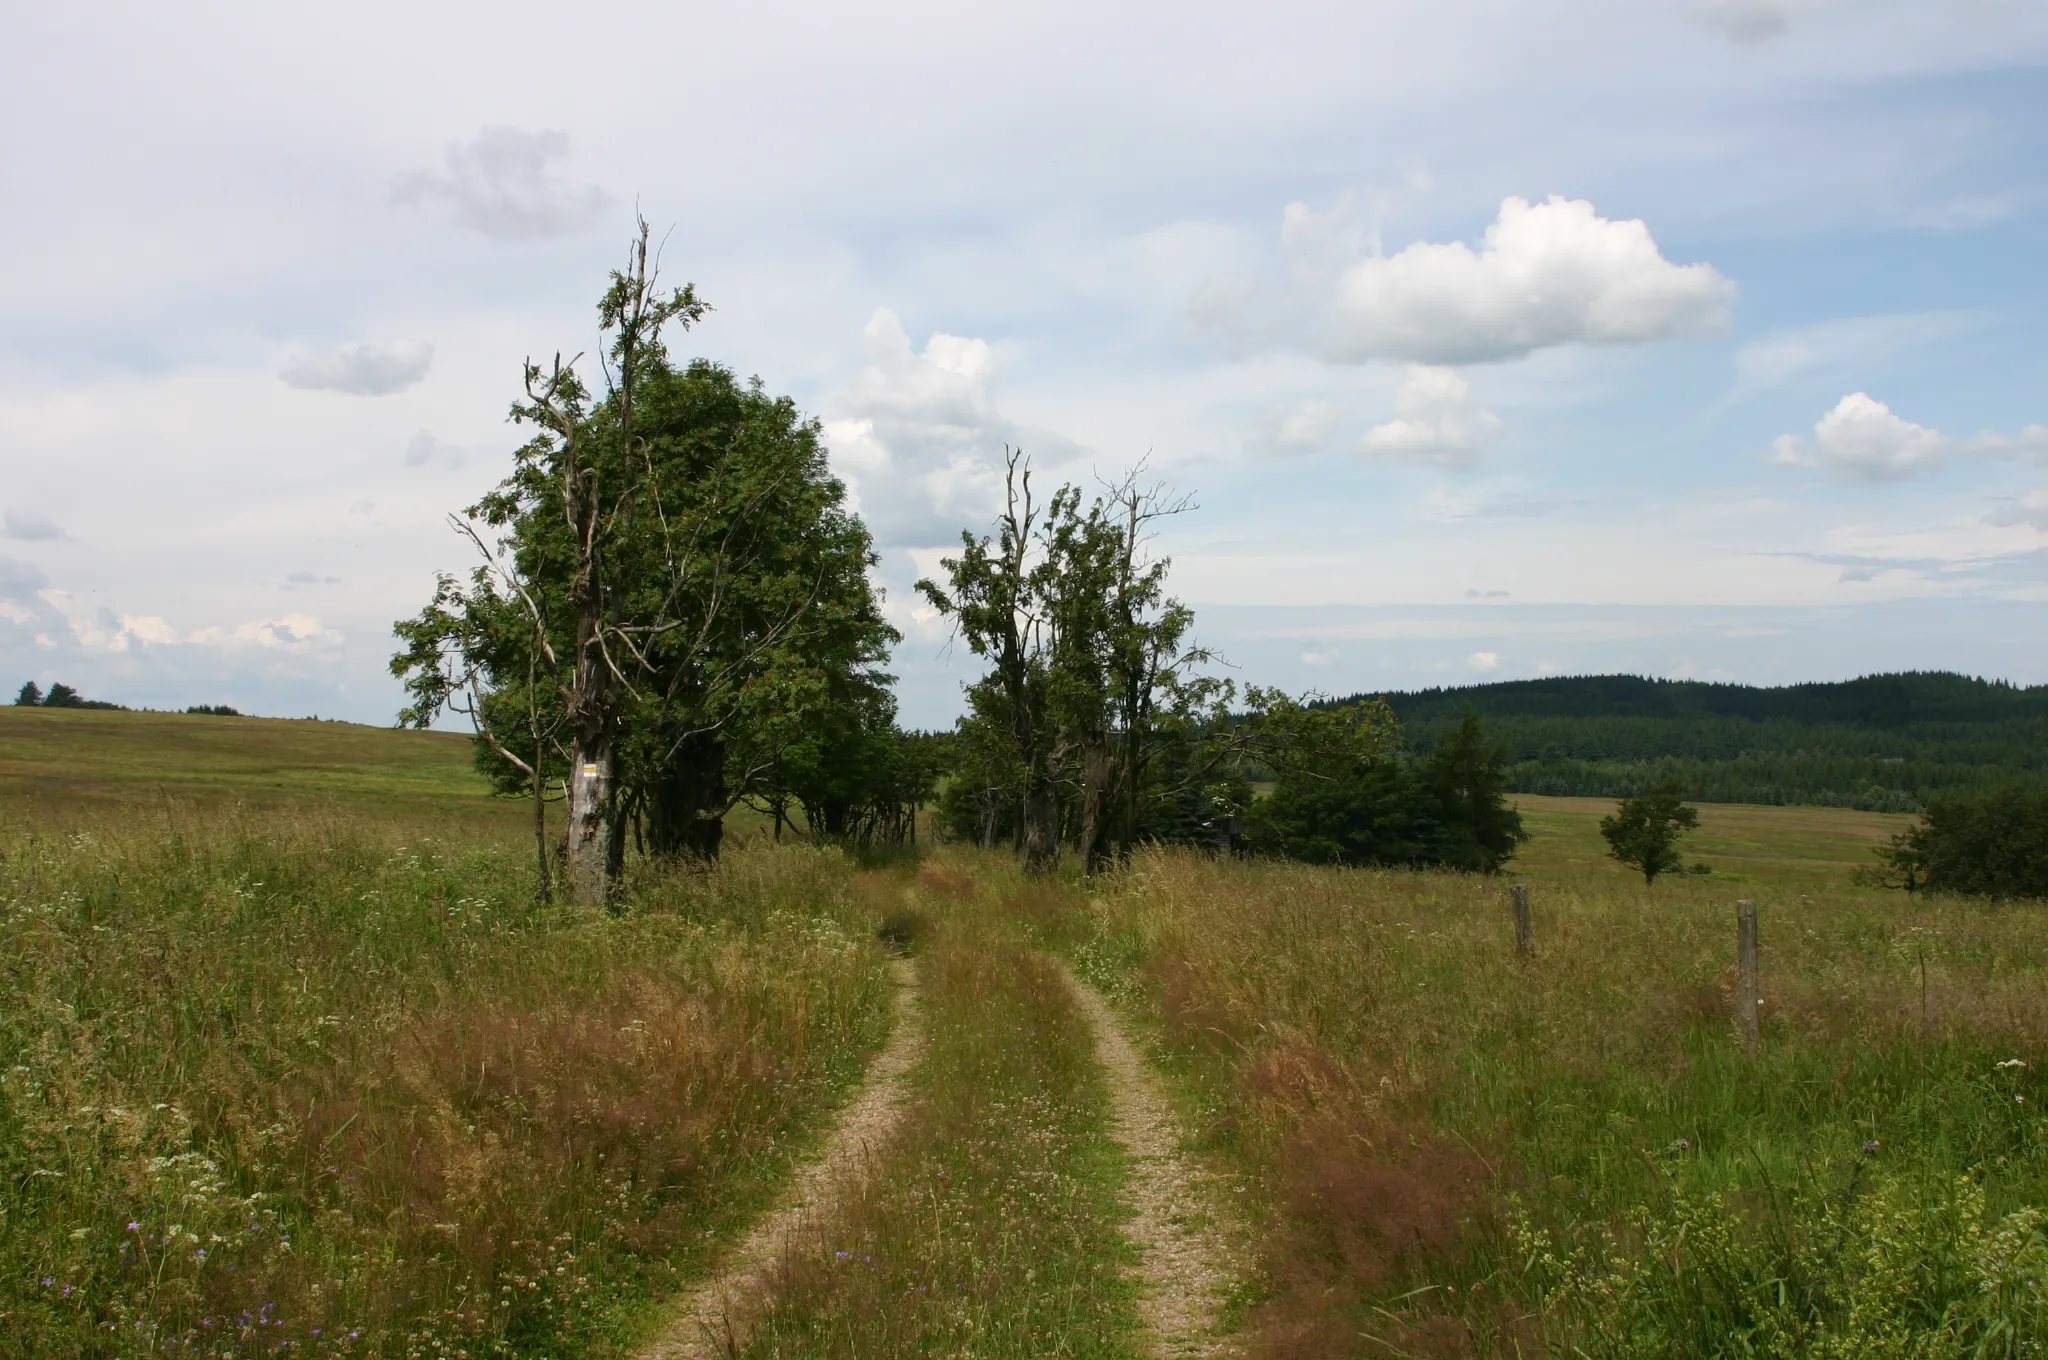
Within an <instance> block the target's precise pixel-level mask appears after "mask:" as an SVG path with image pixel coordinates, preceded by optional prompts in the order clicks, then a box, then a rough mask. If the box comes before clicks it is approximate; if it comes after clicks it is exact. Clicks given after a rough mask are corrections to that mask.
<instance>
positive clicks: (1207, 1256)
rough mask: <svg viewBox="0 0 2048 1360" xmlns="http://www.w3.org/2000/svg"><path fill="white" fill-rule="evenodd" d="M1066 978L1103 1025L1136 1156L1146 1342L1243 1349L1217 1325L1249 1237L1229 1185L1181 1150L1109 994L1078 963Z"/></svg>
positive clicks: (1135, 1237)
mask: <svg viewBox="0 0 2048 1360" xmlns="http://www.w3.org/2000/svg"><path fill="white" fill-rule="evenodd" d="M1067 981H1068V983H1069V985H1070V986H1072V988H1073V989H1074V1001H1075V1004H1076V1005H1077V1006H1078V1007H1079V1008H1080V1011H1081V1013H1082V1014H1083V1015H1084V1016H1086V1017H1087V1020H1088V1024H1089V1027H1090V1028H1091V1029H1093V1030H1094V1032H1095V1052H1096V1058H1097V1060H1098V1061H1099V1062H1101V1064H1102V1067H1103V1074H1104V1075H1105V1076H1106V1077H1107V1078H1108V1081H1109V1090H1110V1102H1111V1115H1110V1131H1111V1133H1112V1134H1113V1135H1114V1136H1115V1137H1116V1139H1117V1141H1118V1142H1120V1143H1122V1144H1123V1146H1124V1150H1125V1152H1126V1153H1128V1154H1129V1156H1130V1159H1131V1179H1130V1184H1129V1187H1128V1188H1127V1189H1126V1191H1125V1198H1126V1202H1127V1203H1128V1204H1129V1206H1130V1209H1131V1220H1130V1222H1129V1223H1127V1224H1126V1225H1125V1226H1124V1232H1125V1233H1126V1235H1128V1236H1129V1237H1130V1239H1131V1241H1132V1243H1133V1244H1135V1245H1136V1246H1137V1248H1138V1250H1139V1251H1140V1252H1141V1253H1142V1255H1141V1257H1140V1260H1139V1264H1138V1271H1137V1274H1138V1282H1139V1289H1140V1292H1139V1296H1138V1310H1139V1315H1140V1316H1141V1317H1142V1318H1143V1320H1144V1325H1145V1334H1144V1335H1143V1337H1142V1338H1141V1344H1142V1345H1143V1346H1144V1348H1145V1351H1146V1353H1147V1354H1149V1355H1154V1356H1160V1357H1168V1356H1173V1357H1180V1356H1229V1355H1234V1354H1236V1353H1237V1348H1236V1347H1235V1346H1234V1345H1233V1344H1232V1343H1231V1340H1230V1339H1229V1338H1227V1337H1224V1336H1222V1335H1219V1332H1218V1328H1219V1325H1220V1322H1221V1318H1222V1313H1223V1307H1224V1304H1225V1302H1226V1301H1227V1300H1228V1299H1229V1296H1230V1290H1231V1287H1232V1286H1233V1285H1234V1284H1235V1283H1236V1282H1237V1281H1238V1279H1239V1278H1240V1273H1239V1272H1240V1264H1239V1263H1240V1260H1241V1257H1242V1252H1241V1250H1240V1249H1239V1246H1238V1243H1239V1242H1241V1240H1242V1236H1241V1234H1239V1233H1236V1232H1233V1231H1230V1228H1231V1227H1232V1226H1234V1225H1232V1224H1231V1223H1230V1222H1229V1217H1228V1215H1229V1207H1228V1199H1227V1187H1225V1186H1223V1185H1221V1184H1219V1183H1218V1182H1217V1180H1216V1178H1215V1177H1214V1176H1212V1175H1210V1174H1208V1173H1207V1172H1205V1171H1204V1170H1203V1169H1202V1168H1201V1167H1200V1166H1199V1165H1198V1164H1197V1163H1196V1162H1195V1160H1194V1159H1193V1158H1191V1157H1189V1156H1187V1154H1185V1153H1184V1152H1182V1151H1181V1143H1182V1141H1183V1138H1184V1133H1183V1130H1182V1128H1181V1125H1180V1120H1179V1119H1177V1118H1176V1117H1175V1115H1174V1113H1173V1108H1172V1106H1171V1105H1170V1104H1169V1103H1168V1101H1167V1098H1166V1092H1165V1089H1164V1087H1162V1086H1161V1084H1160V1080H1159V1077H1158V1075H1157V1074H1156V1073H1154V1072H1153V1070H1152V1068H1151V1065H1150V1064H1148V1063H1147V1062H1146V1061H1145V1059H1144V1057H1143V1056H1142V1055H1140V1054H1139V1052H1138V1050H1137V1048H1136V1047H1135V1046H1134V1045H1133V1044H1132V1043H1131V1041H1130V1039H1129V1037H1128V1036H1126V1035H1125V1033H1124V1029H1123V1025H1122V1024H1121V1022H1119V1021H1118V1020H1117V1018H1116V1015H1115V1013H1114V1012H1112V1011H1111V1010H1110V1008H1109V1004H1108V1003H1107V1002H1105V1001H1104V1000H1103V999H1102V995H1101V993H1099V992H1097V991H1096V990H1095V989H1094V988H1093V987H1090V986H1089V985H1088V984H1087V983H1085V982H1083V981H1081V980H1080V979H1079V978H1078V977H1075V976H1074V975H1073V973H1072V972H1071V971H1070V972H1068V974H1067Z"/></svg>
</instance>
